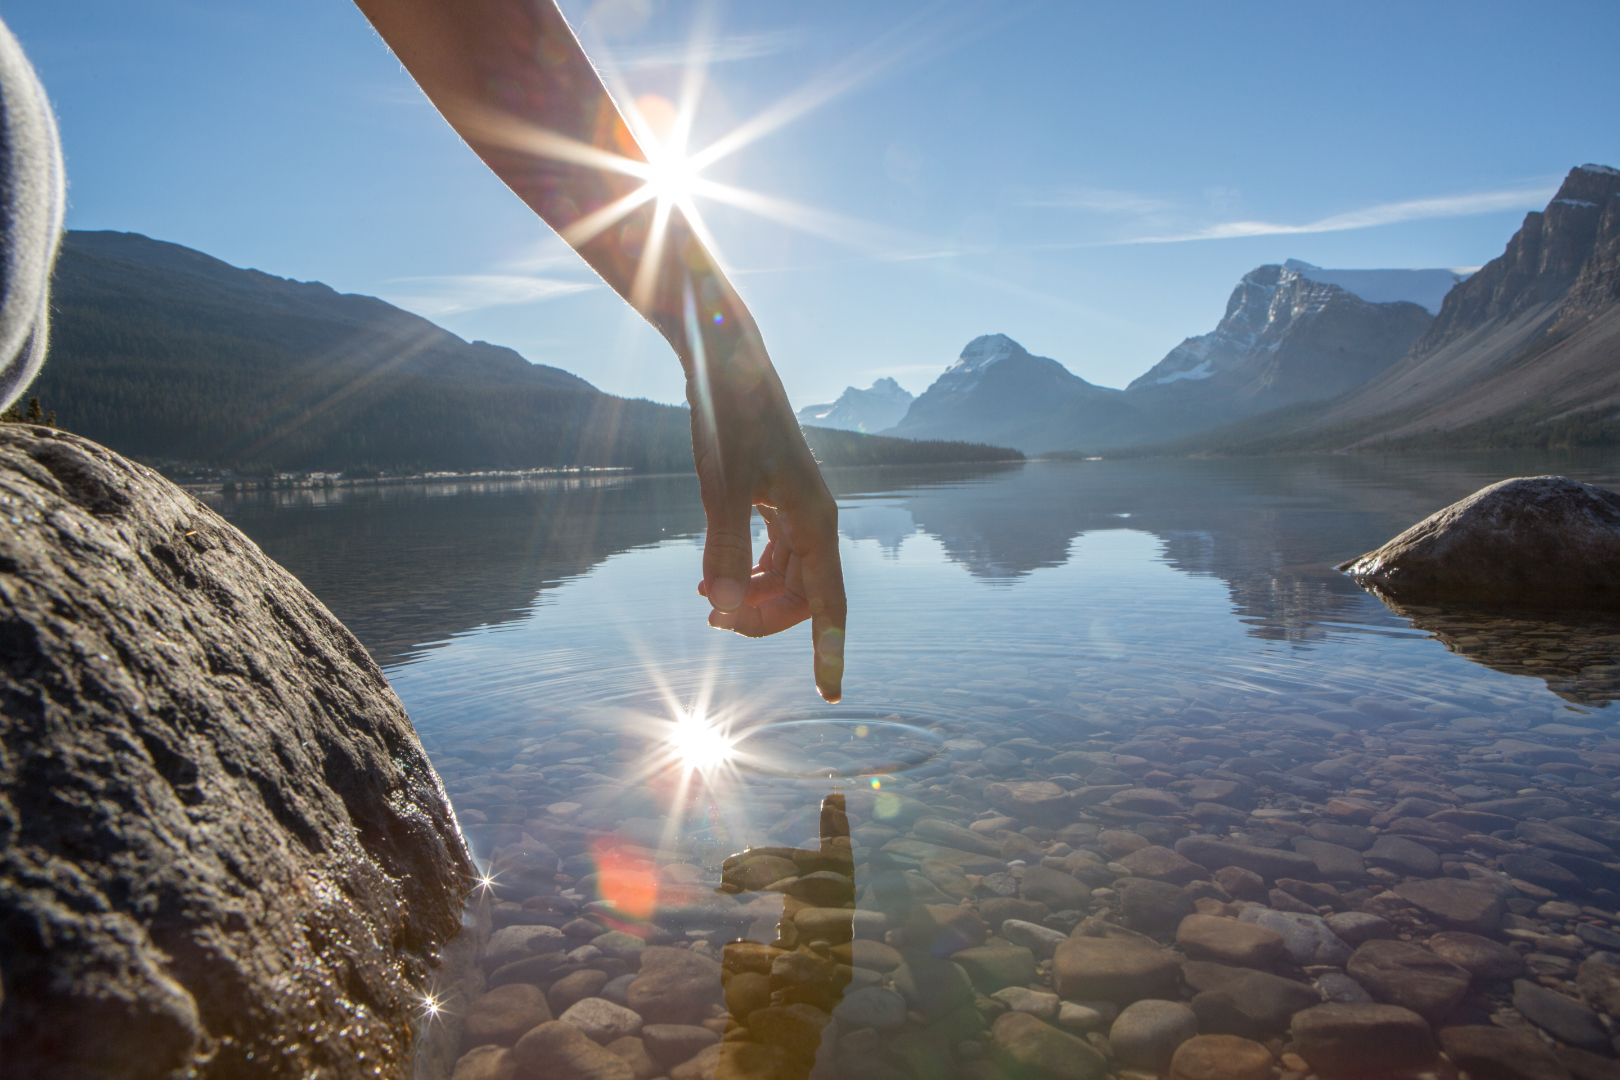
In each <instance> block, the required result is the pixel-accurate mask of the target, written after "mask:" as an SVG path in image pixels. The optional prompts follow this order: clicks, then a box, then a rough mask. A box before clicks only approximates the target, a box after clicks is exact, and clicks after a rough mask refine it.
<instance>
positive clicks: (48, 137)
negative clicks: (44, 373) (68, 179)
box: [0, 23, 66, 409]
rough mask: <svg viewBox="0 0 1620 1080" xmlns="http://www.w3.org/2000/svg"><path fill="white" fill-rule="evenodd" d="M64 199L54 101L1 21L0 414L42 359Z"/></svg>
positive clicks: (15, 396) (24, 384)
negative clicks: (47, 94)
mask: <svg viewBox="0 0 1620 1080" xmlns="http://www.w3.org/2000/svg"><path fill="white" fill-rule="evenodd" d="M65 201H66V190H65V183H64V181H63V176H62V148H61V145H60V144H59V143H58V142H57V138H56V118H55V117H54V116H52V115H51V103H50V102H49V101H48V100H47V99H46V97H45V89H44V87H42V86H40V85H39V79H38V77H37V76H35V75H34V69H33V67H32V66H31V65H30V64H29V63H28V57H26V56H24V55H23V51H22V46H21V45H19V44H17V39H16V38H14V37H12V36H11V31H10V30H9V29H7V27H6V25H5V24H4V23H0V409H3V408H6V407H8V406H10V405H11V403H12V402H14V401H16V400H17V399H18V398H19V397H21V396H22V392H23V391H24V390H26V389H27V388H28V384H29V383H30V382H32V381H33V379H34V376H35V375H37V374H39V366H40V364H42V363H44V362H45V341H46V336H47V334H48V333H49V331H50V322H51V316H50V290H51V264H52V263H53V262H55V261H56V244H57V241H58V240H60V239H61V237H62V209H63V203H64V202H65Z"/></svg>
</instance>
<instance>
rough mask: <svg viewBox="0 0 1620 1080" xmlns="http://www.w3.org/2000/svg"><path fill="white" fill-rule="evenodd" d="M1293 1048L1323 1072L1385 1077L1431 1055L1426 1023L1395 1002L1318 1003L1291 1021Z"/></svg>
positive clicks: (1427, 1061)
mask: <svg viewBox="0 0 1620 1080" xmlns="http://www.w3.org/2000/svg"><path fill="white" fill-rule="evenodd" d="M1289 1032H1290V1034H1292V1036H1293V1042H1294V1050H1295V1052H1296V1053H1298V1054H1299V1055H1300V1056H1301V1057H1303V1058H1304V1059H1305V1060H1306V1061H1307V1062H1309V1063H1310V1066H1311V1068H1312V1069H1314V1070H1315V1071H1316V1072H1318V1073H1320V1074H1321V1075H1322V1076H1324V1077H1331V1078H1333V1080H1338V1078H1341V1077H1344V1078H1350V1077H1367V1078H1369V1080H1371V1078H1374V1077H1380V1078H1381V1077H1387V1076H1389V1075H1390V1074H1392V1073H1398V1072H1402V1071H1406V1070H1414V1071H1415V1070H1418V1069H1422V1068H1423V1067H1425V1066H1427V1065H1429V1064H1430V1063H1431V1062H1433V1061H1434V1059H1435V1045H1434V1039H1433V1038H1432V1037H1431V1036H1430V1034H1429V1025H1428V1023H1427V1022H1426V1021H1425V1020H1424V1019H1423V1017H1421V1016H1419V1015H1418V1014H1417V1013H1415V1012H1413V1011H1411V1010H1410V1009H1405V1008H1401V1007H1398V1006H1394V1005H1340V1004H1327V1005H1317V1006H1315V1007H1314V1008H1310V1009H1306V1010H1304V1011H1302V1012H1300V1013H1299V1014H1298V1015H1296V1016H1295V1017H1294V1018H1293V1021H1292V1023H1291V1024H1290V1025H1289Z"/></svg>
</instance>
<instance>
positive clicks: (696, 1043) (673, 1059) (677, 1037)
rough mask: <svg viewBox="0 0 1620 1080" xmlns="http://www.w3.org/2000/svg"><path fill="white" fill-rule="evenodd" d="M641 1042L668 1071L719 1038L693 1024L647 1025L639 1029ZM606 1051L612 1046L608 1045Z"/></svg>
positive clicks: (694, 1055)
mask: <svg viewBox="0 0 1620 1080" xmlns="http://www.w3.org/2000/svg"><path fill="white" fill-rule="evenodd" d="M641 1041H642V1044H643V1045H644V1046H645V1047H646V1048H647V1053H648V1054H649V1055H651V1057H652V1058H653V1060H655V1061H657V1062H658V1064H659V1065H661V1066H663V1067H664V1068H666V1069H668V1068H672V1067H674V1066H676V1065H679V1064H681V1062H683V1061H690V1060H691V1059H692V1058H694V1057H696V1056H697V1055H698V1054H699V1053H700V1052H701V1051H703V1050H704V1049H705V1048H707V1047H710V1046H713V1045H714V1044H715V1043H717V1042H719V1041H720V1036H718V1035H716V1034H715V1033H714V1032H712V1031H710V1030H709V1029H708V1028H706V1027H698V1026H697V1025H695V1024H648V1025H647V1026H646V1027H644V1028H642V1029H641ZM608 1049H609V1050H612V1049H613V1046H612V1045H611V1044H610V1045H609V1046H608ZM621 1056H622V1055H621Z"/></svg>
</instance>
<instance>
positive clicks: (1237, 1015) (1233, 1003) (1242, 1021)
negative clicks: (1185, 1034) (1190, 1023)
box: [1190, 990, 1261, 1039]
mask: <svg viewBox="0 0 1620 1080" xmlns="http://www.w3.org/2000/svg"><path fill="white" fill-rule="evenodd" d="M1190 1004H1191V1008H1192V1011H1193V1013H1194V1015H1196V1016H1197V1017H1198V1030H1199V1031H1201V1032H1203V1033H1204V1034H1205V1035H1236V1036H1241V1037H1242V1038H1245V1039H1255V1038H1259V1037H1260V1036H1261V1030H1260V1025H1259V1024H1258V1023H1256V1022H1255V1020H1254V1017H1252V1016H1250V1015H1249V1014H1248V1013H1246V1012H1244V1011H1243V1010H1242V1009H1240V1008H1238V1004H1237V1000H1236V999H1235V998H1233V997H1232V995H1231V994H1228V993H1226V992H1225V991H1224V990H1203V991H1200V992H1199V993H1196V994H1194V995H1193V996H1192V1001H1191V1003H1190Z"/></svg>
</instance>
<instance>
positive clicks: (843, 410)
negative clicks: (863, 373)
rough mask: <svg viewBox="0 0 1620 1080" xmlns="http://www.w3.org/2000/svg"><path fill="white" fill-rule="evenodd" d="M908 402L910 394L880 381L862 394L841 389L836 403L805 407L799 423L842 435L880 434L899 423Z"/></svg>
mask: <svg viewBox="0 0 1620 1080" xmlns="http://www.w3.org/2000/svg"><path fill="white" fill-rule="evenodd" d="M911 400H912V398H911V391H909V390H907V389H906V388H905V387H903V386H901V385H900V384H899V383H897V382H895V381H894V380H893V379H891V378H882V379H878V380H877V381H876V382H874V383H873V384H872V385H871V386H869V387H867V388H866V389H865V390H861V389H858V388H857V387H853V386H846V387H844V392H843V393H842V394H840V395H839V397H838V400H837V401H829V402H825V403H823V404H821V405H806V406H805V407H804V408H802V409H800V410H799V423H801V424H809V425H810V426H812V427H829V428H840V429H842V430H845V431H865V432H873V431H881V430H883V429H884V428H888V427H893V426H894V425H895V424H897V423H899V422H900V420H901V418H903V417H904V416H905V415H906V410H907V409H908V408H910V407H911Z"/></svg>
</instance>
